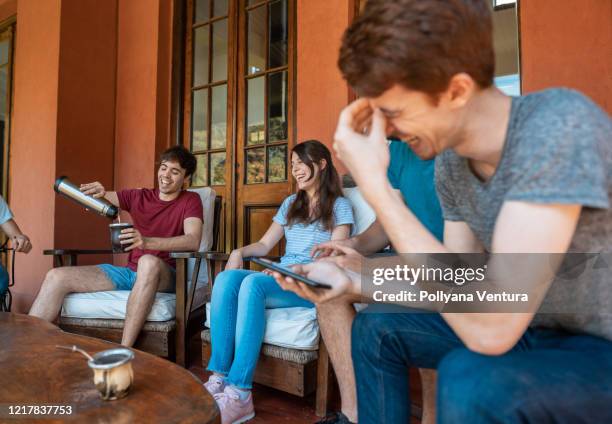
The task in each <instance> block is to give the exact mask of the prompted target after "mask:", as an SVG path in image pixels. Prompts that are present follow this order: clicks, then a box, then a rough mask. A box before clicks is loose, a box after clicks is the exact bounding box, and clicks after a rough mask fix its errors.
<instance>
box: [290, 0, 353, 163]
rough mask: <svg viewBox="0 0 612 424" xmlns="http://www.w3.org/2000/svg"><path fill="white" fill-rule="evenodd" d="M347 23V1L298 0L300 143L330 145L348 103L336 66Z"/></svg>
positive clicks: (298, 113) (298, 130) (298, 120)
mask: <svg viewBox="0 0 612 424" xmlns="http://www.w3.org/2000/svg"><path fill="white" fill-rule="evenodd" d="M348 24H349V1H348V0H298V2H297V141H298V142H300V141H304V140H307V139H312V138H315V139H318V140H320V141H321V142H323V143H325V144H326V145H327V146H329V147H330V148H331V145H332V143H333V135H334V131H335V129H336V123H337V121H338V115H339V114H340V111H341V110H342V108H343V107H345V106H346V105H347V102H348V89H347V84H346V83H345V82H344V80H343V79H342V76H341V74H340V71H339V70H338V67H337V66H336V63H337V61H338V51H339V49H340V42H341V39H342V34H343V33H344V30H345V29H346V27H347V26H348ZM336 164H337V165H338V167H339V171H340V172H344V167H343V166H342V165H341V164H338V163H337V162H336Z"/></svg>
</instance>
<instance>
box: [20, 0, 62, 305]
mask: <svg viewBox="0 0 612 424" xmlns="http://www.w3.org/2000/svg"><path fill="white" fill-rule="evenodd" d="M60 9H61V3H60V1H59V0H48V1H44V2H39V1H36V0H21V1H19V3H18V5H17V15H18V17H19V23H18V24H19V28H18V33H17V37H16V43H15V72H14V80H13V93H14V102H13V120H12V140H11V153H10V187H9V202H10V205H11V209H12V210H13V212H14V214H15V219H16V221H17V223H18V224H19V226H20V227H21V228H22V230H23V231H25V232H26V233H27V234H29V235H30V237H31V239H32V245H33V249H32V252H30V254H29V255H24V254H19V255H18V256H17V259H16V275H15V278H16V285H15V287H14V289H13V294H14V304H13V305H14V310H16V311H26V310H27V309H28V308H29V305H30V304H31V302H32V300H33V297H34V294H35V293H36V292H37V290H38V287H39V285H40V282H41V281H42V278H43V277H44V275H45V273H46V272H47V271H48V270H49V268H51V259H50V258H48V257H45V256H43V255H42V249H45V248H48V247H50V246H53V242H54V225H55V217H54V213H53V205H54V204H55V195H54V192H53V190H51V187H52V185H53V181H54V177H55V154H56V150H55V143H56V133H57V110H58V108H57V97H58V77H59V57H60V55H59V48H60ZM42 187H44V188H46V189H41V188H42Z"/></svg>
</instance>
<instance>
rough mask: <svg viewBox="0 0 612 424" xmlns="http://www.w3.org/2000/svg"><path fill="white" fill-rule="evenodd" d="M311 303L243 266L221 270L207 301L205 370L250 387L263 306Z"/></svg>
mask: <svg viewBox="0 0 612 424" xmlns="http://www.w3.org/2000/svg"><path fill="white" fill-rule="evenodd" d="M295 306H302V307H313V306H314V305H313V304H312V303H310V302H308V301H307V300H304V299H302V298H301V297H299V296H297V295H296V294H295V293H292V292H287V291H284V290H283V289H282V288H281V287H280V286H279V285H278V284H277V283H276V281H274V278H272V277H270V276H268V275H266V274H263V273H261V272H255V271H247V270H243V269H238V270H231V271H223V272H222V273H220V274H219V275H218V276H217V278H216V279H215V285H214V286H213V291H212V299H211V304H210V336H211V344H212V354H211V356H210V361H209V362H208V370H209V371H213V372H217V373H219V374H223V375H226V382H227V383H229V384H233V385H234V386H237V387H239V388H242V389H250V388H251V387H252V384H253V372H254V371H255V366H256V365H257V359H258V358H259V351H260V349H261V344H262V342H263V337H264V330H265V327H266V319H265V310H266V308H268V309H273V308H290V307H295Z"/></svg>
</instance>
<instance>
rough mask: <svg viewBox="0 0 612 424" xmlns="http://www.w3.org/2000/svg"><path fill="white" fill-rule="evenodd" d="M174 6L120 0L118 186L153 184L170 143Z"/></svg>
mask: <svg viewBox="0 0 612 424" xmlns="http://www.w3.org/2000/svg"><path fill="white" fill-rule="evenodd" d="M152 3H153V4H154V6H152ZM171 10H172V8H171V1H170V0H159V1H154V2H151V1H149V0H130V1H120V2H119V28H118V30H119V43H118V50H117V109H116V144H115V188H116V189H121V188H131V187H152V186H153V184H154V182H155V178H154V173H153V169H154V163H155V159H156V153H157V152H158V151H159V150H163V149H165V148H166V147H167V146H168V143H169V122H170V121H169V119H170V118H169V115H170V113H169V110H170V106H169V105H170V95H169V92H170V58H171V53H170V50H169V49H170V48H171V43H170V35H171V32H170V30H171V19H172V15H171ZM160 28H161V31H160Z"/></svg>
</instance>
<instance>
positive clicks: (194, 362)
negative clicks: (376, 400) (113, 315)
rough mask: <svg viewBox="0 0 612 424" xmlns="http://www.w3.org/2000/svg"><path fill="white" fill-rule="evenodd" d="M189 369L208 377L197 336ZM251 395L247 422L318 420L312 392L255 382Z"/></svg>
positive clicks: (294, 423)
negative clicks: (301, 394)
mask: <svg viewBox="0 0 612 424" xmlns="http://www.w3.org/2000/svg"><path fill="white" fill-rule="evenodd" d="M189 371H191V372H192V373H193V374H195V375H196V376H197V377H198V378H200V379H201V380H203V381H205V380H207V379H208V372H207V371H205V370H204V369H203V368H202V352H201V345H200V340H199V336H197V337H195V338H194V339H193V340H192V343H191V355H190V367H189ZM253 397H254V399H253V400H254V403H255V413H256V415H255V418H254V419H252V420H251V421H249V423H266V424H280V423H292V424H311V423H315V422H316V421H318V420H319V418H318V417H317V416H316V415H315V410H314V394H313V395H310V396H308V397H306V398H300V397H298V396H293V395H290V394H287V393H284V392H281V391H279V390H274V389H270V388H268V387H265V386H261V385H257V384H256V385H255V388H254V390H253ZM338 403H339V402H338V399H335V400H332V407H333V406H334V405H333V404H336V405H337V404H338ZM419 423H420V421H419V420H417V419H413V420H412V423H411V424H419Z"/></svg>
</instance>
